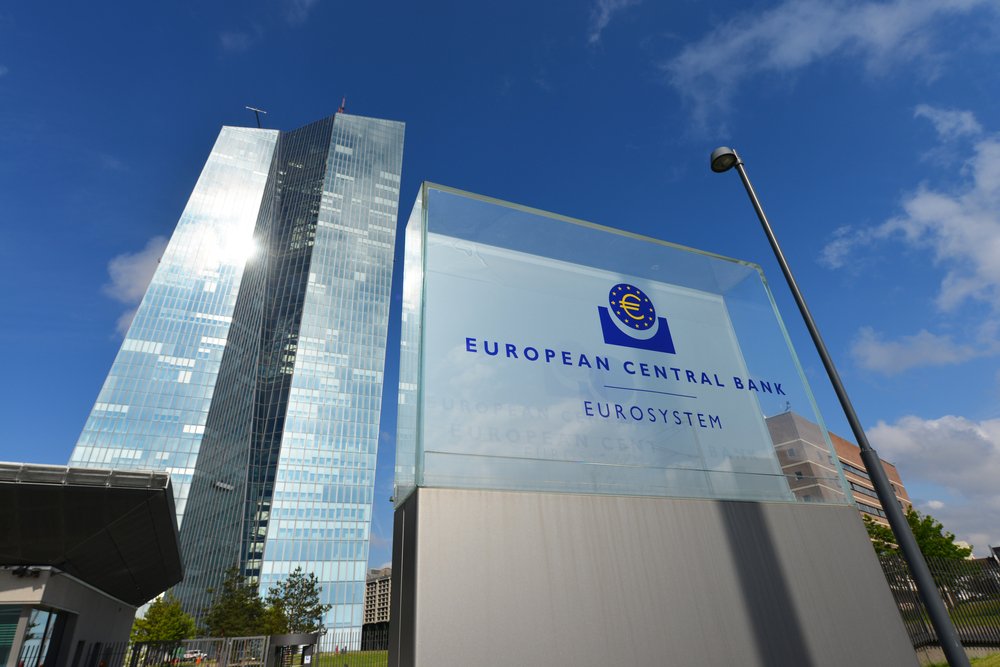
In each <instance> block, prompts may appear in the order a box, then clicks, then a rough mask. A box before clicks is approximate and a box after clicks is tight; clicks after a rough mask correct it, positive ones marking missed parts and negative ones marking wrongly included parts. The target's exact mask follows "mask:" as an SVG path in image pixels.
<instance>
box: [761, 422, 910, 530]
mask: <svg viewBox="0 0 1000 667" xmlns="http://www.w3.org/2000/svg"><path fill="white" fill-rule="evenodd" d="M767 427H768V430H769V431H770V432H771V439H772V440H773V441H774V448H775V449H776V450H777V452H778V460H779V461H780V463H781V470H782V471H783V472H784V473H785V476H786V477H787V478H788V485H789V486H790V487H791V489H792V493H794V494H795V495H796V497H798V498H801V499H802V500H806V501H814V502H824V501H829V500H834V499H838V498H839V497H840V496H841V487H840V481H839V479H838V475H837V468H836V466H835V465H834V463H833V455H832V454H830V452H829V450H828V449H827V446H826V443H825V441H824V438H823V434H822V432H821V431H820V428H819V426H817V425H816V424H814V423H812V422H811V421H809V420H808V419H805V418H803V417H802V416H800V415H797V414H795V413H794V412H785V413H782V414H780V415H775V416H774V417H768V419H767ZM828 435H829V436H830V441H831V442H832V443H833V447H834V450H835V451H836V452H837V458H838V459H839V461H840V466H841V468H843V470H844V477H845V478H846V480H847V483H848V485H849V486H850V489H851V496H852V498H853V499H854V502H855V504H856V505H857V507H858V510H859V511H860V512H861V513H862V514H864V515H868V516H870V517H871V518H872V519H874V520H875V521H878V522H880V523H883V524H885V525H889V522H888V521H887V520H886V518H885V512H884V511H883V510H882V503H881V502H879V499H878V496H877V495H876V494H875V489H874V488H873V487H872V483H871V479H870V478H869V477H868V473H867V472H865V466H864V463H863V462H862V461H861V448H860V447H858V446H857V445H855V444H854V443H853V442H848V441H847V440H844V439H843V438H841V437H840V436H839V435H836V434H835V433H830V432H828ZM880 460H882V466H883V467H884V468H885V472H886V474H887V475H888V476H889V481H890V483H891V484H892V488H893V491H895V492H896V499H897V500H898V501H899V503H900V505H901V506H902V507H903V509H904V510H906V509H909V507H910V506H911V503H910V497H909V496H908V495H907V493H906V488H905V487H904V486H903V481H902V480H901V479H900V478H899V471H897V470H896V466H894V465H892V464H891V463H889V462H888V461H886V460H884V459H880Z"/></svg>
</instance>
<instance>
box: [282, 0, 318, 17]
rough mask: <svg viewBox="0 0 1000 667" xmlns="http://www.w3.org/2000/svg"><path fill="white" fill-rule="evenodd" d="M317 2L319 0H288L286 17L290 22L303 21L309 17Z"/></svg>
mask: <svg viewBox="0 0 1000 667" xmlns="http://www.w3.org/2000/svg"><path fill="white" fill-rule="evenodd" d="M316 3H317V0H286V1H285V18H287V19H288V22H289V23H301V22H303V21H305V20H306V19H307V18H308V17H309V12H311V11H312V9H313V7H315V6H316Z"/></svg>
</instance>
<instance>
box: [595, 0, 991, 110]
mask: <svg viewBox="0 0 1000 667" xmlns="http://www.w3.org/2000/svg"><path fill="white" fill-rule="evenodd" d="M977 7H986V8H990V9H994V10H995V2H994V1H993V0H891V1H889V2H877V1H874V0H868V1H866V2H848V1H847V0H832V1H831V0H784V2H781V3H780V4H778V5H777V6H775V7H774V8H772V9H770V10H768V11H764V12H745V13H743V14H741V15H740V16H737V17H736V18H734V19H733V20H731V21H728V22H726V23H723V24H721V25H719V26H717V27H716V28H715V29H713V30H712V31H710V32H709V33H708V34H707V35H705V36H704V37H702V38H701V39H700V40H698V41H696V42H693V43H690V44H688V45H687V46H685V47H684V49H683V50H682V51H681V52H680V53H679V54H678V55H677V56H675V57H674V58H673V59H672V60H670V61H669V62H667V63H666V64H665V65H664V70H665V71H666V73H667V76H668V77H669V80H670V82H671V84H672V85H673V86H674V87H675V88H677V90H678V91H680V93H681V94H682V96H683V97H684V98H686V99H687V101H688V102H689V103H691V104H692V106H693V108H694V113H695V118H696V120H698V122H701V123H704V122H705V120H706V119H707V118H708V117H709V116H711V115H713V113H714V109H717V108H719V107H720V106H721V105H723V104H725V103H726V102H727V101H728V100H729V98H730V97H731V96H732V95H733V94H734V93H735V91H736V88H737V87H738V86H739V84H741V83H742V82H743V81H744V80H746V79H748V78H750V77H752V76H755V75H761V74H787V73H791V72H795V71H797V70H800V69H802V68H805V67H807V66H809V65H811V64H813V63H815V62H818V61H820V60H823V59H826V58H830V57H834V56H846V57H851V58H854V59H856V60H860V61H861V62H862V63H863V65H864V67H865V69H866V70H867V71H868V72H871V73H882V72H885V71H886V70H887V69H888V68H890V67H891V66H892V65H895V64H897V63H900V62H912V61H914V60H917V59H921V58H926V57H929V56H931V55H933V53H934V49H933V44H932V41H933V40H932V38H933V36H934V33H935V30H936V27H937V25H938V24H939V23H940V22H941V20H942V19H943V18H945V17H947V16H951V15H956V14H964V13H968V12H970V11H972V10H973V9H975V8H977ZM598 35H599V33H598ZM592 41H593V39H592Z"/></svg>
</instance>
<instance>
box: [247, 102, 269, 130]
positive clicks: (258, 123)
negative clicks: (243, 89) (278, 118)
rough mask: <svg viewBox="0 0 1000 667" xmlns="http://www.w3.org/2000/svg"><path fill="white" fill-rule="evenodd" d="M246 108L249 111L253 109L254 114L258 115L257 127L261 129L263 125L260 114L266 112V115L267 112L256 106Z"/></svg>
mask: <svg viewBox="0 0 1000 667" xmlns="http://www.w3.org/2000/svg"><path fill="white" fill-rule="evenodd" d="M246 110H247V111H253V113H254V115H255V116H256V117H257V128H258V129H260V127H261V124H260V115H261V114H264V115H265V116H266V115H267V112H266V111H264V110H263V109H255V108H254V107H246Z"/></svg>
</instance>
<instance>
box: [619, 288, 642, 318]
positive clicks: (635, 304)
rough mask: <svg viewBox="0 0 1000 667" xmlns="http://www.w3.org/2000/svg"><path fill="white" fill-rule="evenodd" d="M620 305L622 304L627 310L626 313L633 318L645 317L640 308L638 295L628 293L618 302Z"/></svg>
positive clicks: (623, 308)
mask: <svg viewBox="0 0 1000 667" xmlns="http://www.w3.org/2000/svg"><path fill="white" fill-rule="evenodd" d="M618 305H619V306H621V307H622V310H624V311H625V314H626V315H628V316H629V317H631V318H632V319H633V320H641V319H644V317H643V316H642V315H641V314H640V313H639V308H640V305H641V304H640V303H639V297H637V296H636V295H635V294H626V295H625V296H623V297H622V298H621V301H619V302H618Z"/></svg>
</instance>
